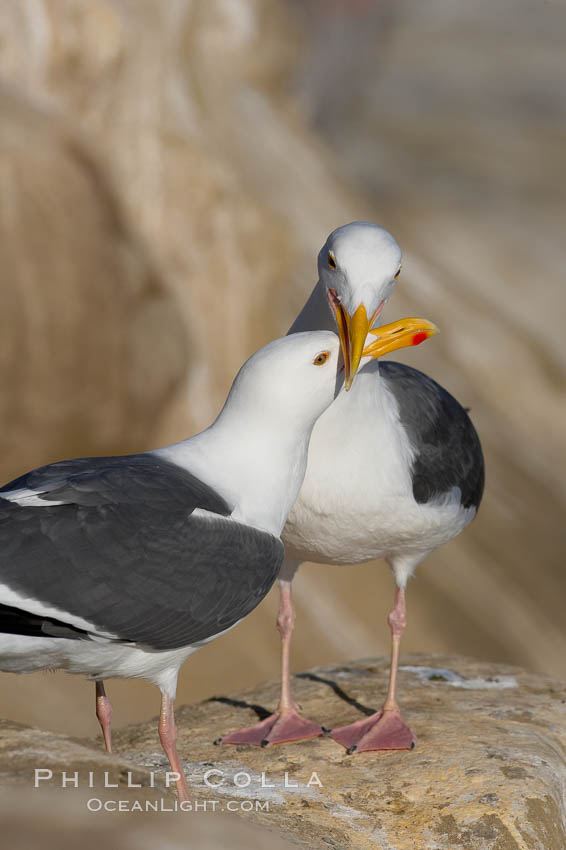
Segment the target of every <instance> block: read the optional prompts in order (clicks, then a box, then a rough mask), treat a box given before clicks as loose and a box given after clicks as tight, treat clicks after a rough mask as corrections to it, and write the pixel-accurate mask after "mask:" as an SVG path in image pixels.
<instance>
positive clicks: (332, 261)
mask: <svg viewBox="0 0 566 850" xmlns="http://www.w3.org/2000/svg"><path fill="white" fill-rule="evenodd" d="M328 265H329V266H330V268H331V269H335V268H336V260H335V259H334V254H333V253H332V252H330V253H329V254H328Z"/></svg>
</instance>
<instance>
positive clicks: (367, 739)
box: [330, 588, 417, 753]
mask: <svg viewBox="0 0 566 850" xmlns="http://www.w3.org/2000/svg"><path fill="white" fill-rule="evenodd" d="M388 622H389V628H390V629H391V668H390V671H389V688H388V691H387V697H386V699H385V702H384V703H383V708H382V709H381V711H378V712H377V713H376V714H372V715H371V716H370V717H364V719H363V720H358V721H357V722H356V723H351V724H350V725H349V726H340V727H339V728H337V729H333V730H332V732H331V733H330V737H331V738H333V739H334V740H335V741H337V742H338V743H339V744H342V746H344V747H346V749H347V750H348V752H349V753H353V752H357V753H362V752H366V751H367V750H412V749H413V747H414V746H415V744H416V743H417V739H416V737H415V735H414V733H413V732H412V731H411V729H409V727H408V726H407V725H406V723H405V722H404V720H403V719H402V717H401V712H400V711H399V706H398V705H397V669H398V666H399V646H400V644H401V635H402V634H403V631H404V629H405V625H406V622H407V620H406V611H405V592H404V590H402V588H398V589H397V595H396V597H395V604H394V605H393V608H392V609H391V611H390V612H389V617H388Z"/></svg>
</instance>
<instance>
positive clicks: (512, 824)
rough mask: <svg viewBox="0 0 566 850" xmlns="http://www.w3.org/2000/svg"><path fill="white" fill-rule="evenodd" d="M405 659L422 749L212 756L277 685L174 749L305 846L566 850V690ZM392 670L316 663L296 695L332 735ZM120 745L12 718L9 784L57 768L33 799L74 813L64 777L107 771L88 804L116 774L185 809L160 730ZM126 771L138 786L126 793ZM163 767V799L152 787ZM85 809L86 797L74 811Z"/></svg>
mask: <svg viewBox="0 0 566 850" xmlns="http://www.w3.org/2000/svg"><path fill="white" fill-rule="evenodd" d="M403 662H404V663H403V667H402V668H401V676H400V685H401V707H402V710H403V713H404V715H405V718H406V719H407V720H408V722H409V723H410V724H411V726H412V727H413V729H414V730H415V732H416V734H417V736H418V745H417V747H416V749H415V750H413V751H411V752H408V751H404V752H389V753H367V754H364V755H358V756H356V755H354V756H348V755H347V754H346V753H345V751H344V750H343V749H342V748H341V747H340V746H339V745H337V744H336V743H335V742H334V741H332V740H331V739H329V738H319V739H316V740H311V741H305V742H301V743H300V744H287V745H284V746H282V747H276V748H273V749H271V748H266V749H255V748H248V747H244V746H237V747H223V746H215V745H214V744H213V739H214V738H216V737H217V736H218V735H219V734H222V733H223V732H226V731H228V730H230V729H232V728H235V727H237V726H239V725H242V724H243V723H247V722H253V721H254V720H255V719H256V717H257V716H258V714H261V712H262V711H270V710H272V709H273V707H274V706H275V704H276V700H277V684H276V683H275V682H270V683H266V684H263V685H260V686H258V687H256V688H254V689H251V690H249V691H245V692H242V693H239V694H235V695H225V694H218V695H217V696H216V697H214V698H212V699H210V700H207V701H206V702H204V703H201V704H200V705H196V706H192V707H191V706H185V707H182V708H180V709H178V711H177V721H178V729H179V741H178V748H179V751H180V753H181V754H182V755H183V756H184V757H185V761H184V766H185V770H186V772H187V775H188V776H189V780H190V786H191V791H192V793H193V795H194V799H195V801H199V803H200V804H202V805H203V806H204V803H205V801H208V803H207V805H208V806H210V801H214V800H215V801H217V804H216V808H217V811H219V810H221V809H224V810H226V808H227V807H228V804H229V803H230V805H231V806H233V807H234V808H235V810H236V811H237V814H238V816H240V817H245V818H247V819H248V820H249V822H250V823H251V824H253V825H259V826H262V827H264V828H268V829H269V830H271V831H273V832H275V833H276V834H278V835H281V836H285V837H286V838H287V839H289V840H290V841H292V842H293V845H294V846H299V847H305V848H309V850H327V848H328V847H329V846H330V847H334V848H354V850H358V848H359V850H369V848H380V850H459V848H462V850H464V848H465V850H535V848H536V850H563V848H564V846H565V844H566V829H565V825H564V822H565V801H564V792H563V788H564V781H565V778H566V776H565V775H566V765H565V762H564V746H565V745H566V713H565V705H566V685H564V684H563V683H560V682H555V681H553V680H551V679H548V678H546V677H544V676H539V675H534V674H529V673H525V672H524V671H522V670H520V669H518V668H514V667H507V666H503V665H494V664H487V663H482V662H477V661H470V660H466V659H462V658H458V657H449V656H448V657H441V656H433V657H431V656H424V655H420V656H412V657H405V658H404V659H403ZM387 666H388V665H387V662H386V661H385V660H384V659H367V660H361V661H357V662H352V663H348V664H344V665H339V666H337V667H325V668H315V669H313V670H310V671H308V672H307V673H303V674H301V675H300V676H299V677H297V678H296V682H295V685H296V694H297V698H298V700H299V701H300V703H301V705H302V707H303V710H304V712H305V714H306V715H307V716H310V717H316V718H317V719H319V720H320V721H322V722H323V723H324V724H325V725H327V726H329V727H332V726H336V725H339V724H342V723H346V722H348V721H352V720H354V719H357V718H359V717H360V716H362V714H363V713H369V711H370V709H372V708H375V707H376V706H377V705H378V704H379V702H380V700H381V698H382V696H383V693H384V691H385V687H386V677H387ZM115 749H116V753H115V755H113V756H106V755H105V754H104V753H103V752H102V751H101V748H100V741H99V740H96V741H94V740H92V741H90V742H87V741H84V742H77V741H72V740H70V739H68V738H66V737H65V736H56V735H53V734H50V733H45V732H41V731H39V730H33V729H27V728H25V727H18V726H16V725H15V724H4V725H3V726H2V727H1V729H0V775H1V776H2V784H3V785H4V786H5V785H7V784H13V783H14V782H18V783H19V786H18V787H19V793H20V794H25V795H29V793H31V792H30V791H29V788H30V785H32V784H33V768H34V767H37V766H39V767H44V768H50V769H52V770H53V780H52V781H51V780H50V781H48V782H45V783H43V782H42V783H40V788H38V789H37V790H36V791H34V792H33V793H34V795H35V796H34V799H38V800H40V801H41V800H42V799H44V798H45V795H47V796H48V798H49V799H50V800H52V801H53V800H58V803H57V804H56V805H61V804H62V802H63V801H64V800H67V802H66V803H65V805H66V807H67V809H68V810H69V811H71V810H72V809H71V808H70V806H71V803H70V802H69V800H68V795H67V797H66V796H65V795H66V794H67V792H66V791H65V792H63V791H62V790H61V789H60V788H58V787H57V786H58V785H60V781H61V771H62V770H66V771H67V772H69V771H73V770H79V771H80V777H81V780H80V781H81V783H82V784H83V787H82V793H83V795H84V793H85V788H84V783H86V781H87V780H86V777H87V775H88V770H95V771H98V773H97V778H96V780H95V783H94V784H95V788H94V789H93V790H92V791H88V794H89V795H96V794H98V796H100V793H99V791H100V788H99V786H98V785H97V783H100V781H101V779H100V776H101V774H102V772H103V771H104V770H107V771H109V775H110V781H118V782H120V788H119V790H117V791H115V792H112V791H109V790H106V791H104V789H102V792H101V793H102V796H103V797H104V794H106V795H107V797H108V798H109V799H113V798H116V796H119V797H120V798H124V799H128V800H130V801H132V800H135V799H138V800H142V801H143V800H146V799H151V800H154V799H156V798H160V799H166V800H174V798H173V797H172V796H171V792H168V791H167V790H165V789H164V788H163V784H162V783H163V777H164V773H163V771H164V769H165V760H164V756H163V754H162V753H161V752H160V750H159V744H158V738H157V730H156V724H155V723H154V722H151V723H146V724H143V725H141V726H134V727H129V728H126V729H123V730H121V731H120V732H118V733H116V734H115ZM128 771H131V773H132V777H133V778H132V779H131V780H130V784H131V783H132V782H136V783H140V784H142V785H143V788H142V789H138V790H133V789H131V788H130V789H128V788H127V787H126V786H127V782H128V778H127V777H128ZM152 772H156V774H155V775H156V777H157V778H156V780H155V781H156V785H157V787H156V788H155V789H151V788H149V787H148V784H149V781H150V777H151V775H152ZM205 776H206V777H207V782H208V783H209V785H207V784H206V782H205ZM73 799H75V798H73ZM105 799H106V798H105ZM73 805H75V803H73ZM79 809H80V810H81V811H83V813H84V798H83V796H81V795H80V793H79V794H78V796H77V797H76V806H75V810H74V811H75V813H74V815H73V817H75V818H76V817H78V816H77V811H78V810H79ZM247 809H250V810H249V811H248V810H247ZM4 817H5V815H4ZM92 817H93V816H92V815H90V818H91V821H92ZM187 817H189V818H190V816H189V815H187ZM13 821H14V819H12V824H13ZM79 821H81V818H80V817H79ZM91 821H89V822H91ZM81 822H82V821H81ZM94 822H95V823H96V819H95V821H94ZM188 823H189V826H190V828H192V826H191V824H192V820H191V819H189V821H188ZM234 823H237V818H235V819H234ZM132 825H133V822H132ZM129 826H130V824H128V827H129ZM12 828H14V829H16V827H14V825H13V826H12ZM18 828H21V827H18ZM16 831H17V829H16ZM204 834H206V830H205V832H204ZM270 840H271V839H270ZM223 846H224V845H223ZM273 846H277V845H276V844H274V845H273Z"/></svg>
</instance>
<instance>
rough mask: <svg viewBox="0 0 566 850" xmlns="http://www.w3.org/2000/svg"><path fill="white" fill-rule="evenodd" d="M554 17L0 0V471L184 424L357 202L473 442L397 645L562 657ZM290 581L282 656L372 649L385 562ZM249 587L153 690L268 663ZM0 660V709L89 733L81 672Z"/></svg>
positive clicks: (136, 691) (559, 51)
mask: <svg viewBox="0 0 566 850" xmlns="http://www.w3.org/2000/svg"><path fill="white" fill-rule="evenodd" d="M565 32H566V14H565V11H564V7H563V6H562V5H561V4H560V3H558V2H557V3H553V2H544V0H499V2H498V3H497V4H494V3H492V2H489V0H476V2H475V3H465V2H464V1H463V0H456V2H455V1H454V0H430V2H427V3H421V2H419V0H167V2H165V3H161V2H158V0H24V2H21V1H20V0H3V2H2V4H1V5H0V297H1V310H0V376H1V381H2V391H1V393H0V425H1V447H2V450H1V452H0V473H1V478H2V480H3V481H6V480H8V479H9V478H11V477H14V476H16V475H17V474H19V473H22V472H24V471H26V470H28V469H30V468H32V467H34V466H37V465H39V464H41V463H46V462H49V461H52V460H56V459H58V458H62V457H69V456H73V455H75V456H76V455H89V454H107V453H118V452H120V453H121V452H128V451H138V450H142V449H144V448H150V447H155V446H157V445H159V444H165V443H167V442H171V441H173V440H176V439H181V438H183V437H185V436H187V435H189V434H190V433H192V432H194V431H196V430H198V429H200V428H201V427H203V426H205V425H206V424H208V423H209V422H210V421H211V419H212V418H213V416H214V415H215V413H216V411H217V410H218V408H219V405H220V404H221V402H222V400H223V398H224V396H225V394H226V391H227V389H228V387H229V384H230V382H231V379H232V377H233V376H234V374H235V372H236V370H237V368H238V367H239V365H240V364H241V362H242V361H243V360H244V359H245V357H246V356H247V355H249V354H250V353H251V352H252V351H254V350H255V349H257V348H258V347H259V346H260V345H262V344H264V343H265V342H267V341H268V340H270V339H272V338H273V337H275V336H280V335H281V334H283V333H284V332H285V331H286V330H287V328H288V327H289V325H290V324H291V322H292V320H293V318H294V316H295V315H296V313H297V312H298V310H299V308H300V307H301V306H302V303H303V302H304V300H305V299H306V297H307V295H308V293H309V292H310V290H311V288H312V286H313V284H314V282H315V269H316V262H315V261H316V254H317V252H318V249H319V247H320V245H321V244H322V242H323V241H324V239H325V237H326V235H327V233H328V232H329V231H330V230H331V229H333V228H334V227H336V226H338V225H340V224H343V223H345V222H347V221H350V220H353V219H370V220H372V221H375V222H378V223H380V224H382V225H383V226H385V227H387V228H388V229H389V230H391V231H392V232H393V233H394V235H395V236H396V237H397V239H398V241H399V242H400V244H401V246H402V248H403V250H404V266H403V274H402V276H401V278H400V280H399V282H398V286H397V291H396V294H395V295H394V297H393V299H392V300H391V302H390V304H389V307H388V310H387V319H388V320H392V319H394V318H396V317H400V316H402V315H415V314H421V315H424V316H426V317H427V318H430V319H432V320H434V321H435V322H437V323H438V325H439V326H440V328H441V331H442V334H441V336H439V337H438V338H435V339H434V340H433V341H432V342H431V343H429V344H428V345H426V346H423V347H422V348H420V349H418V350H416V351H414V352H411V353H410V354H409V355H407V356H406V357H405V359H406V360H408V361H410V362H411V363H413V364H414V365H415V366H417V367H418V368H421V369H423V370H424V371H426V372H429V373H430V374H431V375H432V376H433V377H435V378H436V379H437V380H439V381H440V382H441V383H442V384H444V385H445V386H446V387H447V388H448V389H449V390H450V391H451V392H453V393H454V394H455V395H456V396H457V397H458V398H459V399H460V401H461V402H462V403H463V404H465V405H466V406H468V407H471V415H472V417H473V419H474V422H475V424H476V426H477V428H478V430H479V432H480V435H481V437H482V440H483V445H484V449H485V453H486V459H487V468H488V477H487V491H486V497H485V502H484V505H483V508H482V510H481V512H480V515H479V517H478V519H477V521H476V522H475V523H474V524H473V525H472V526H471V527H470V528H469V529H467V530H466V531H465V532H464V534H463V535H462V536H461V537H460V538H459V539H457V540H456V541H454V542H453V543H452V544H450V545H448V546H446V547H444V548H443V549H441V550H440V551H438V552H436V553H435V554H434V555H432V556H431V557H430V558H429V559H428V560H427V561H426V562H425V563H424V564H423V565H422V566H421V567H420V568H419V570H418V571H417V576H416V578H415V580H414V581H413V582H412V583H411V585H410V588H409V595H408V605H409V609H408V611H409V622H408V628H407V631H406V637H405V638H404V647H403V648H404V650H405V651H406V652H408V651H415V650H416V651H426V652H431V651H440V652H443V651H445V652H447V651H450V652H451V653H455V654H459V653H462V654H466V655H471V656H476V657H478V658H482V659H485V660H494V661H503V662H512V663H516V664H519V665H522V666H524V667H526V668H527V669H529V670H533V671H538V672H542V673H548V674H551V675H554V676H556V677H559V678H564V677H565V676H566V669H565V665H564V658H565V657H566V628H565V625H564V613H563V608H564V597H565V593H566V572H565V570H564V560H565V558H564V556H565V554H566V545H565V544H566V540H565V537H566V532H565V523H564V509H565V507H566V505H565V503H566V483H565V477H564V469H565V461H566V457H565V436H564V435H565V426H564V423H565V419H566V393H565V381H564V378H565V374H566V353H565V348H564V342H563V338H564V329H563V328H564V317H565V307H566V296H565V294H564V288H563V270H564V268H566V240H565V238H564V222H565V209H564V201H565V194H566V182H565V176H566V164H565V155H564V151H565V150H566V144H565V143H566V89H565V87H564V35H565ZM295 585H296V597H297V607H298V622H297V629H296V641H295V645H294V659H293V663H294V669H296V670H300V669H304V668H306V667H309V666H312V665H314V664H324V663H328V662H340V661H344V660H347V659H350V658H354V657H360V656H363V655H376V654H379V653H385V652H387V651H388V637H389V633H388V628H387V624H386V612H387V611H388V610H389V607H390V602H391V598H392V594H393V587H392V582H391V579H390V576H389V574H388V571H387V568H386V567H385V565H384V564H382V563H377V564H368V565H364V566H357V567H352V568H350V569H348V568H325V567H320V566H314V565H313V566H305V567H304V568H303V569H302V570H301V573H300V574H299V576H298V578H297V581H296V583H295ZM276 606H277V596H276V592H272V594H271V595H270V597H269V598H268V600H266V602H264V603H263V604H262V605H261V606H260V608H259V609H257V610H256V612H255V613H254V614H253V615H252V616H250V617H249V618H248V619H247V620H246V622H245V623H243V624H242V625H241V626H239V627H238V628H237V629H236V630H234V631H232V632H230V633H229V634H228V635H226V636H225V637H224V638H221V639H219V640H218V641H216V642H215V643H214V644H213V645H211V646H209V647H207V648H205V649H204V650H202V652H200V653H199V654H198V655H197V656H195V657H193V658H192V659H191V660H190V661H189V663H187V664H186V665H185V668H184V669H183V671H182V673H181V678H180V688H179V695H178V702H179V703H182V702H192V701H196V700H198V699H201V698H204V697H207V696H210V695H212V694H223V693H227V692H229V691H233V690H235V689H240V688H243V687H245V686H248V685H252V684H254V683H256V682H257V681H259V680H260V679H263V678H272V677H273V676H275V675H276V673H277V669H278V659H279V640H278V635H277V633H276V631H275V628H274V618H275V611H276ZM0 680H1V685H2V687H1V691H0V715H1V716H3V717H6V718H10V719H12V720H20V721H22V722H26V723H32V724H38V725H41V726H43V727H44V728H50V729H53V730H56V731H66V732H68V733H70V734H75V735H87V734H96V732H97V724H96V720H95V717H94V710H93V709H94V688H93V687H92V685H88V684H87V683H85V681H84V680H82V679H79V678H77V679H75V678H72V677H70V676H65V675H63V674H48V673H45V674H37V675H34V676H25V677H16V676H11V675H2V676H0ZM108 693H109V695H110V697H111V698H112V701H113V703H114V707H115V715H114V717H115V725H116V726H120V725H123V724H125V723H127V722H131V721H134V720H144V719H146V718H148V717H149V716H151V715H153V714H155V713H156V711H157V706H158V693H157V691H156V689H155V688H153V687H152V686H150V685H148V684H145V683H143V682H138V681H130V682H120V681H118V682H110V683H109V684H108ZM377 702H378V699H377V697H376V703H377Z"/></svg>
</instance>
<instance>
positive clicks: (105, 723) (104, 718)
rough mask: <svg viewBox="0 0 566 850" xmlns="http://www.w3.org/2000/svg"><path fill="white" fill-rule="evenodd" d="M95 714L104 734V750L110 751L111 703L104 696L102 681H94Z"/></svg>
mask: <svg viewBox="0 0 566 850" xmlns="http://www.w3.org/2000/svg"><path fill="white" fill-rule="evenodd" d="M96 716H97V718H98V722H99V723H100V727H101V729H102V734H103V736H104V745H105V747H106V752H107V753H111V752H112V730H111V729H110V721H111V720H112V705H111V703H110V700H109V699H108V697H107V696H106V691H105V690H104V682H96Z"/></svg>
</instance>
